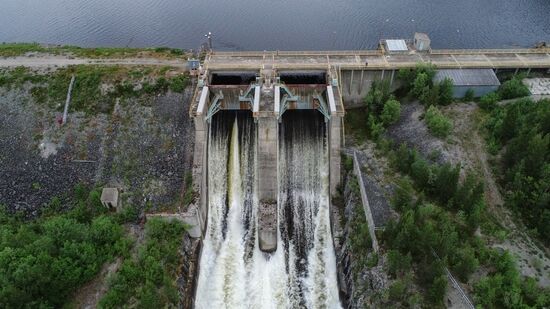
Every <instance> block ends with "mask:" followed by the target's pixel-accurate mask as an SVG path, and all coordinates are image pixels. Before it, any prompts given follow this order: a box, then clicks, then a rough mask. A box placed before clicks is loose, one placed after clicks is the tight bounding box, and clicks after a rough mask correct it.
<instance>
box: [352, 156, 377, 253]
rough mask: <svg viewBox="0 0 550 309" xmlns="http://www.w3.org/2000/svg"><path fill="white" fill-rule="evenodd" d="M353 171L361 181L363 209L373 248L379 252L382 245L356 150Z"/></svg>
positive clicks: (358, 180)
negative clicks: (379, 243) (379, 244)
mask: <svg viewBox="0 0 550 309" xmlns="http://www.w3.org/2000/svg"><path fill="white" fill-rule="evenodd" d="M353 173H354V174H355V177H357V182H358V183H359V191H360V193H361V201H362V203H363V210H364V211H365V217H366V219H367V223H368V224H369V234H370V237H371V239H372V248H373V249H374V252H378V250H379V248H380V247H379V246H378V239H377V238H376V234H375V229H374V227H375V225H374V220H373V218H372V212H371V208H370V205H369V199H368V197H367V191H366V190H365V183H364V181H363V175H362V173H361V166H360V165H359V161H358V160H357V155H356V154H355V152H354V153H353Z"/></svg>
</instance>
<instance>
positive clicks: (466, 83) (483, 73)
mask: <svg viewBox="0 0 550 309" xmlns="http://www.w3.org/2000/svg"><path fill="white" fill-rule="evenodd" d="M445 78H449V79H451V80H452V81H453V97H455V98H462V97H464V95H465V94H466V92H467V91H468V90H470V89H471V90H472V91H473V92H474V96H475V97H481V96H483V95H485V94H487V93H489V92H493V91H496V90H497V89H498V87H499V86H500V81H499V80H498V78H497V75H496V74H495V72H494V71H493V70H492V69H458V70H457V69H450V70H438V71H437V73H436V74H435V77H434V82H441V81H443V80H444V79H445Z"/></svg>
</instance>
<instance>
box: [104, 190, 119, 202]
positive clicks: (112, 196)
mask: <svg viewBox="0 0 550 309" xmlns="http://www.w3.org/2000/svg"><path fill="white" fill-rule="evenodd" d="M101 202H103V203H109V202H110V203H112V204H113V206H116V205H117V202H118V189H117V188H103V191H102V192H101Z"/></svg>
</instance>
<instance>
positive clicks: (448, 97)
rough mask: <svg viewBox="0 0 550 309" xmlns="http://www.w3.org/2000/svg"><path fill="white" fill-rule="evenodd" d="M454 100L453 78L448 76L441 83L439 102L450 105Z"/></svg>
mask: <svg viewBox="0 0 550 309" xmlns="http://www.w3.org/2000/svg"><path fill="white" fill-rule="evenodd" d="M452 102H453V80H452V79H450V78H448V77H446V78H445V79H444V80H443V81H441V83H440V84H439V103H440V104H441V105H449V104H451V103H452Z"/></svg>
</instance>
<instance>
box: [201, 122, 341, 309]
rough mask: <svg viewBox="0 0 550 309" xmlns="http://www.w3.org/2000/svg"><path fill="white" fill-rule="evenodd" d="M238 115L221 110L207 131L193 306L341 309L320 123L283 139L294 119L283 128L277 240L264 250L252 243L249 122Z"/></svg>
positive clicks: (254, 240)
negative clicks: (203, 224) (205, 194)
mask: <svg viewBox="0 0 550 309" xmlns="http://www.w3.org/2000/svg"><path fill="white" fill-rule="evenodd" d="M217 116H218V115H217ZM239 117H240V118H239V119H237V118H235V116H234V115H233V116H232V118H229V119H228V116H227V115H220V116H219V117H216V118H215V119H214V121H213V122H212V123H213V124H212V125H211V128H210V142H209V160H208V166H209V170H208V190H209V214H208V231H207V235H206V238H205V240H204V247H203V252H202V257H201V262H200V275H199V281H198V286H197V295H196V302H195V305H196V307H197V308H199V309H214V308H216V309H217V308H298V307H302V308H303V307H306V308H340V303H339V299H338V289H337V283H336V282H337V281H336V265H335V257H334V250H333V247H332V238H331V235H330V224H329V211H328V210H329V194H328V192H329V191H328V167H327V147H326V140H325V131H324V130H325V129H324V126H323V125H322V124H321V125H319V124H320V123H319V121H322V120H319V119H317V118H315V120H314V121H313V122H312V121H305V123H306V125H305V126H304V125H298V126H296V129H297V130H296V132H294V133H293V134H291V135H290V136H289V135H288V134H287V133H285V132H292V131H293V130H292V128H293V126H294V125H293V124H292V123H294V122H295V119H292V118H291V119H289V121H288V122H287V123H289V122H290V124H288V125H286V126H285V125H283V129H282V130H281V135H280V139H281V146H280V155H279V157H280V158H281V162H280V163H279V174H280V175H281V176H280V179H281V181H280V183H279V187H280V196H279V203H278V204H279V211H278V215H279V232H278V243H279V244H280V245H279V248H278V249H277V251H276V252H274V253H272V254H267V253H264V252H261V251H260V250H259V246H258V244H257V233H256V218H257V217H256V209H257V205H258V200H257V196H256V180H255V178H254V176H255V175H256V173H255V172H256V171H255V168H256V164H255V163H256V141H255V136H256V134H255V130H254V124H253V122H252V120H251V119H250V118H251V117H250V116H249V115H248V117H242V114H240V115H239ZM231 123H232V124H231ZM302 123H304V122H303V121H302ZM308 125H309V126H308ZM285 129H286V131H285ZM229 133H230V134H229Z"/></svg>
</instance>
